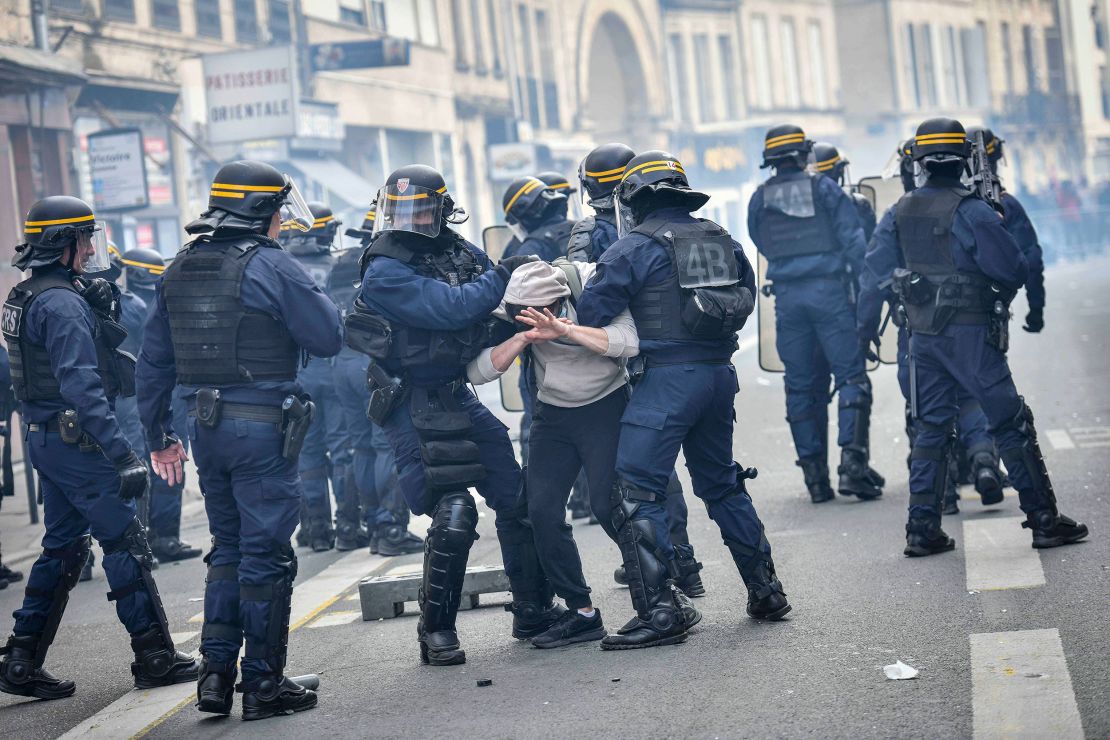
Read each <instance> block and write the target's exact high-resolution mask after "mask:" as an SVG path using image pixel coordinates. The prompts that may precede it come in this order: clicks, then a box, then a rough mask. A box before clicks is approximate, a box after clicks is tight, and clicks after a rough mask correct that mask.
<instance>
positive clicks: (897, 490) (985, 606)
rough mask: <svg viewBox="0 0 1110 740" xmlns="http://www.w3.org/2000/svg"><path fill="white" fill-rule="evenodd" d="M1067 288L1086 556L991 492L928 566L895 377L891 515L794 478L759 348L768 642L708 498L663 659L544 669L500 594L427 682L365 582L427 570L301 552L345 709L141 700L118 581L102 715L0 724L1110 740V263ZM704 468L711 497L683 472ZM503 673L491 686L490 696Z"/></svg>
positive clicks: (595, 547) (93, 667) (68, 660)
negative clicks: (267, 715) (678, 622)
mask: <svg viewBox="0 0 1110 740" xmlns="http://www.w3.org/2000/svg"><path fill="white" fill-rule="evenodd" d="M1048 291H1049V292H1048V295H1049V310H1048V312H1047V314H1046V320H1047V328H1046V330H1045V332H1044V333H1043V334H1041V335H1029V334H1026V333H1024V332H1022V331H1021V330H1020V328H1019V327H1020V320H1018V321H1015V323H1014V330H1015V331H1014V337H1013V347H1012V349H1011V353H1010V354H1011V363H1012V366H1013V368H1014V371H1015V373H1014V374H1015V379H1016V381H1017V384H1018V387H1019V388H1020V389H1021V390H1022V392H1023V393H1024V394H1025V395H1026V398H1027V400H1028V401H1029V403H1030V405H1031V406H1032V408H1033V409H1034V411H1035V412H1036V416H1037V425H1038V428H1039V430H1040V432H1041V436H1042V440H1043V442H1044V444H1043V447H1044V449H1045V452H1046V455H1047V457H1048V462H1049V467H1050V470H1051V471H1052V473H1053V476H1054V481H1055V486H1056V491H1057V495H1058V498H1059V500H1060V505H1061V509H1062V510H1063V511H1065V512H1066V513H1068V514H1070V515H1071V516H1073V517H1075V518H1077V519H1080V520H1082V521H1085V522H1086V523H1088V525H1090V526H1091V529H1092V536H1091V538H1090V540H1089V541H1088V542H1086V543H1084V544H1082V545H1076V546H1072V547H1067V548H1061V549H1056V550H1049V551H1044V552H1042V553H1037V552H1034V551H1032V550H1031V548H1029V547H1028V533H1027V532H1025V531H1023V530H1020V528H1019V527H1018V519H1017V517H1019V516H1020V513H1019V511H1018V508H1017V501H1016V498H1015V497H1013V496H1012V495H1008V496H1007V499H1006V501H1005V502H1004V503H1003V504H1002V505H1000V506H998V507H993V508H991V509H985V508H984V507H982V506H981V505H980V504H979V503H978V501H977V499H975V497H974V493H973V492H972V491H970V489H967V491H966V495H967V496H968V498H967V500H965V501H963V502H962V507H963V510H964V511H963V513H962V514H960V515H959V516H956V517H952V518H950V519H947V520H946V523H945V527H946V529H947V530H948V531H949V533H950V534H951V535H953V536H954V537H955V538H956V540H957V543H958V546H957V549H956V551H955V552H952V553H948V554H944V555H939V556H935V557H931V558H926V559H920V560H909V559H907V558H904V557H903V556H902V546H903V543H904V532H903V525H904V522H905V505H906V496H907V488H906V476H905V454H906V441H905V439H904V433H903V430H902V423H903V422H902V399H901V397H900V395H899V393H898V390H897V384H896V381H895V377H894V371H893V369H892V368H884V369H881V370H880V371H878V372H876V373H875V374H874V375H873V382H874V385H875V397H876V404H875V409H874V416H873V431H872V434H873V438H872V439H873V441H872V446H873V454H874V458H875V466H876V467H877V468H878V469H879V470H880V471H881V472H883V473H884V474H885V475H886V476H887V479H888V486H887V489H886V494H885V495H884V496H883V498H882V499H881V500H879V501H876V502H869V503H862V502H857V501H854V500H853V501H849V500H846V499H838V500H837V501H835V502H831V503H828V504H824V505H822V506H814V505H812V504H810V503H809V501H808V498H807V497H806V495H805V491H804V487H803V486H802V481H801V473H800V471H799V470H798V469H797V468H796V467H795V466H794V464H793V460H794V455H793V449H792V446H791V442H790V435H789V432H788V430H787V427H786V424H785V422H784V420H783V416H784V407H783V394H782V381H781V378H780V377H778V376H775V375H771V374H768V373H764V372H762V371H760V370H759V369H758V367H757V364H756V358H755V352H754V350H753V349H750V348H749V349H748V350H747V351H744V352H742V353H741V354H739V355H738V356H737V360H736V362H737V367H738V369H739V371H740V375H741V382H742V386H743V387H742V390H741V393H740V395H739V397H738V401H737V412H738V417H739V422H738V425H737V433H736V456H737V459H738V460H740V461H742V462H743V463H744V464H745V465H755V466H757V467H758V468H759V470H760V473H759V477H758V479H757V480H756V481H754V482H753V483H752V484H751V485H750V490H751V492H752V496H753V499H754V500H755V502H756V505H757V507H758V509H759V512H760V514H761V516H762V518H763V520H764V522H765V524H766V526H767V531H768V537H769V539H770V541H771V543H772V546H773V547H774V551H775V559H776V563H777V566H778V571H779V574H780V576H781V578H782V581H783V583H784V585H785V588H786V591H787V593H788V595H789V598H790V601H791V603H792V604H793V605H794V611H793V612H792V614H791V615H790V618H789V619H788V620H786V621H784V622H781V623H775V624H762V623H757V622H754V621H752V620H750V619H748V618H747V617H746V616H745V614H744V608H743V607H744V601H745V594H744V590H743V588H742V585H741V583H740V580H739V577H738V575H737V572H736V569H735V566H734V565H733V564H732V561H731V559H730V557H729V555H728V551H727V550H726V549H725V548H724V546H723V545H722V544H721V541H720V537H719V534H718V533H717V531H716V527H715V526H714V525H713V523H712V522H711V521H710V520H709V519H708V517H707V516H706V514H705V511H704V508H703V507H701V506H697V505H696V502H694V501H691V521H690V531H691V539H692V540H693V542H694V544H695V546H696V548H697V553H698V556H699V558H700V559H701V560H702V561H703V562H704V564H705V570H704V571H703V578H704V581H705V583H706V586H707V589H708V595H707V596H706V597H705V598H703V599H699V600H697V602H696V603H697V606H698V607H699V608H700V609H701V610H702V612H703V613H704V619H703V620H702V622H701V624H700V625H699V626H698V627H697V628H696V629H695V631H694V633H693V634H692V635H691V637H690V639H689V640H688V641H687V642H686V643H685V644H683V645H678V646H673V647H665V648H655V649H650V650H642V651H631V652H620V653H603V652H602V651H600V650H599V649H598V647H597V645H596V644H586V645H579V646H574V647H570V648H564V649H560V650H554V651H540V650H536V649H533V648H531V647H530V646H529V645H528V644H526V643H521V642H517V641H515V640H513V639H512V638H511V637H510V635H509V626H510V615H509V614H507V613H505V612H504V611H503V610H502V609H501V608H500V604H502V603H504V602H505V601H506V599H507V597H506V595H497V596H495V597H492V598H487V599H486V600H485V601H484V603H488V604H489V606H486V607H483V608H480V609H478V610H475V611H469V612H463V613H462V614H461V615H460V617H459V620H458V626H459V632H460V637H461V639H462V641H463V645H464V647H465V648H466V651H467V657H468V662H467V664H466V665H464V666H458V667H451V668H430V667H426V666H422V665H421V664H420V661H419V653H418V650H417V645H416V641H415V630H416V618H415V616H414V614H413V613H412V609H411V608H410V610H409V612H408V613H406V614H405V615H404V616H402V617H400V618H397V619H390V620H384V621H373V622H363V621H362V620H361V617H360V615H359V613H358V609H359V602H358V601H357V588H356V585H357V581H358V579H359V578H360V577H361V576H363V575H366V574H368V573H371V572H374V573H388V572H395V571H402V572H403V571H404V570H406V569H407V570H410V571H411V570H413V569H416V568H418V567H419V556H415V555H414V556H408V557H404V558H393V559H388V560H387V559H384V558H381V557H378V556H369V555H367V554H364V553H355V554H353V555H352V554H340V553H325V554H311V553H307V552H305V551H303V550H302V551H301V552H300V557H301V570H300V577H299V579H298V589H297V592H298V599H299V601H298V602H296V603H295V607H294V620H293V621H294V624H295V631H294V633H293V634H292V636H291V638H290V643H291V649H290V660H289V665H290V667H289V672H290V673H291V674H295V673H300V672H308V671H316V672H318V673H319V674H320V676H321V681H322V689H321V693H320V705H319V707H318V708H317V709H315V710H314V711H311V712H306V713H303V714H299V715H295V716H293V717H288V718H279V719H271V720H267V721H264V722H257V723H250V724H246V723H242V722H240V721H239V719H238V716H237V715H238V709H237V710H236V712H235V714H234V715H233V716H232V717H231V718H230V719H215V718H211V717H208V716H204V715H200V714H198V713H197V712H196V711H195V710H194V709H193V708H192V707H191V705H190V704H189V702H188V698H189V690H188V687H186V688H185V690H184V691H181V690H178V691H177V692H176V693H173V690H172V689H170V690H160V692H162V693H159V692H158V691H156V692H136V691H131V690H129V689H130V686H131V676H130V673H129V669H128V664H129V662H130V660H131V655H130V650H129V646H128V642H127V635H126V634H125V633H124V631H123V629H122V628H121V627H120V626H119V624H118V623H117V622H116V619H115V615H114V613H113V611H112V609H111V607H110V605H109V604H108V603H107V602H106V601H105V598H104V592H105V591H106V584H105V581H104V577H103V572H102V571H99V572H98V574H97V577H96V579H95V580H94V581H93V582H92V583H84V584H80V585H79V586H78V588H77V589H76V590H75V591H74V593H73V598H72V600H71V603H70V606H69V611H68V613H67V615H66V620H65V622H64V623H63V626H62V631H61V634H60V635H59V637H58V640H57V642H56V644H55V646H54V648H53V650H52V652H51V655H50V658H49V660H48V663H47V666H48V668H50V669H51V670H52V671H53V672H55V673H56V674H58V675H63V676H67V677H73V678H75V679H76V680H77V684H78V693H77V696H75V697H74V698H71V699H68V700H62V701H57V702H49V703H46V702H35V701H27V700H22V699H17V698H15V697H9V696H0V727H3V728H4V735H5V736H6V737H12V738H40V737H41V738H47V737H57V736H60V735H63V734H65V733H66V732H67V731H73V735H71V736H81V737H98V736H104V737H122V736H131V735H136V734H146V735H149V736H151V737H182V736H186V735H188V736H189V737H195V738H205V737H217V736H228V735H234V736H237V737H240V736H241V737H265V736H272V735H273V734H274V733H280V734H281V735H282V736H290V737H292V736H299V737H335V738H346V737H397V736H401V737H409V736H421V737H477V736H483V737H554V736H563V737H565V736H570V735H587V736H588V735H599V736H604V737H610V736H612V737H665V736H688V737H753V738H765V737H802V736H822V737H971V736H975V737H982V738H986V737H1022V736H1026V737H1036V736H1044V735H1045V734H1052V735H1055V736H1057V737H1059V738H1065V737H1076V736H1082V735H1086V736H1087V737H1092V738H1094V737H1110V680H1108V674H1110V650H1108V647H1107V645H1108V642H1107V639H1106V635H1107V634H1108V630H1110V618H1108V617H1107V611H1108V609H1107V607H1108V605H1110V537H1108V536H1107V532H1110V511H1108V507H1107V499H1108V485H1107V484H1108V480H1110V456H1108V452H1110V368H1108V361H1110V350H1108V349H1107V346H1108V343H1110V260H1107V259H1099V260H1097V261H1091V262H1087V263H1084V264H1082V265H1064V266H1061V267H1059V268H1057V269H1054V270H1052V271H1050V273H1049V280H1048ZM1018 304H1021V299H1019V300H1018V303H1017V304H1015V314H1016V315H1017V317H1018V318H1019V319H1020V317H1021V316H1023V315H1024V305H1018ZM753 323H754V322H753ZM750 345H751V342H750V341H748V342H745V343H744V345H743V346H744V347H750ZM832 462H833V465H834V466H835V460H833V461H832ZM680 474H681V475H682V477H683V479H684V483H685V484H686V488H687V491H689V477H688V475H686V471H685V469H684V468H680ZM1011 493H1012V492H1011ZM484 514H485V515H484V516H483V519H482V521H481V524H480V532H481V534H482V539H481V540H479V542H478V543H476V545H475V547H474V550H473V555H472V560H471V562H472V564H498V563H499V561H500V555H499V551H498V548H497V543H496V539H495V536H494V532H493V518H492V515H491V514H490V513H489V512H484ZM1007 520H1008V521H1007ZM413 529H414V531H419V526H418V525H417V524H415V523H414V526H413ZM574 531H575V536H576V538H577V539H578V542H579V547H580V549H581V551H582V555H583V560H584V562H585V567H586V575H587V577H588V579H589V581H590V583H591V585H592V587H593V590H594V596H595V600H596V602H595V603H597V604H598V605H599V607H600V608H601V610H602V612H603V614H604V617H605V619H606V622H607V624H608V626H609V627H610V628H611V629H615V628H616V627H618V626H619V625H620V624H622V623H623V622H624V621H625V620H626V619H627V618H628V617H629V616H630V615H631V608H630V604H629V600H628V593H627V590H626V589H623V588H620V587H618V586H616V585H615V584H614V583H613V580H612V570H613V568H614V566H615V565H616V564H617V560H618V555H617V550H616V547H615V546H614V545H612V544H611V543H610V542H609V541H608V540H607V539H606V538H605V536H604V534H603V533H602V531H601V529H600V528H599V527H591V526H587V525H582V524H579V525H576V526H575V530H574ZM185 538H186V539H187V540H189V541H192V542H194V543H202V542H205V541H206V536H205V533H204V527H203V520H202V518H199V517H194V518H193V519H192V520H190V521H189V522H187V523H186V530H185ZM157 579H158V582H159V584H160V585H161V588H162V592H163V598H164V600H165V602H166V608H167V612H168V613H169V615H170V620H171V624H172V628H173V630H174V632H176V633H179V634H181V637H182V638H184V639H182V640H181V647H183V648H184V649H187V650H194V649H195V648H196V647H197V634H198V633H199V629H200V624H199V623H198V622H195V621H191V619H192V618H194V617H195V615H197V614H198V613H199V612H200V609H201V605H200V603H199V599H200V597H201V595H202V589H203V569H202V566H201V564H200V562H199V561H192V562H190V563H184V564H177V565H171V566H166V567H163V568H161V569H160V570H159V571H158V572H157ZM20 592H21V590H20V589H18V588H15V587H12V588H9V589H7V590H6V591H3V592H0V612H10V611H11V610H12V609H14V608H16V606H17V604H18V602H19V598H20V595H21V594H20ZM897 660H901V661H903V662H905V663H906V664H909V665H911V666H913V667H915V668H917V669H918V670H919V671H920V673H919V675H918V677H917V678H916V679H915V680H908V681H892V680H888V679H887V678H886V677H885V676H884V672H883V666H884V665H887V664H892V663H894V662H895V661H897ZM485 678H488V679H492V681H493V684H492V686H489V687H478V686H477V685H476V680H477V679H485ZM1080 723H1081V725H1080Z"/></svg>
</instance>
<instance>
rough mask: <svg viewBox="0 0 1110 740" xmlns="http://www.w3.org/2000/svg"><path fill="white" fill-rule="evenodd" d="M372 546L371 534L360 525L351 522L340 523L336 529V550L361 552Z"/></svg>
mask: <svg viewBox="0 0 1110 740" xmlns="http://www.w3.org/2000/svg"><path fill="white" fill-rule="evenodd" d="M369 544H370V533H369V532H367V531H366V528H365V527H363V526H361V525H358V524H351V523H350V522H340V523H339V524H338V525H336V527H335V549H336V550H339V551H340V552H349V551H350V550H360V549H362V548H364V547H366V546H368V545H369Z"/></svg>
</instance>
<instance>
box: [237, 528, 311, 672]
mask: <svg viewBox="0 0 1110 740" xmlns="http://www.w3.org/2000/svg"><path fill="white" fill-rule="evenodd" d="M272 552H273V555H274V556H275V557H276V560H277V564H278V566H279V567H280V569H281V571H282V572H281V575H279V576H278V577H277V578H275V579H274V580H272V581H270V582H269V583H264V584H260V585H240V586H239V597H240V599H242V600H243V601H265V602H269V610H268V615H267V620H266V636H265V638H264V641H263V642H258V641H257V639H252V638H251V637H247V640H246V645H245V649H244V650H243V655H244V656H245V657H247V658H254V659H258V660H264V661H266V663H267V664H268V665H269V667H270V670H271V671H273V672H274V673H277V674H281V673H282V671H284V669H285V660H286V653H287V650H288V645H289V617H290V614H291V613H292V605H293V581H294V580H296V578H297V556H296V554H295V553H294V552H293V548H292V547H289V546H288V545H278V546H275V547H274V549H273V551H272Z"/></svg>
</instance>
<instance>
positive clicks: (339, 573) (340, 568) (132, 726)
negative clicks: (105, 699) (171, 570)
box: [61, 550, 390, 740]
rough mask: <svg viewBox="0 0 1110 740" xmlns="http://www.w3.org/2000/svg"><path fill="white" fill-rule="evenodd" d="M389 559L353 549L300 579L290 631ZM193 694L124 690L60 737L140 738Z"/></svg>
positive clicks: (179, 688) (189, 690)
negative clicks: (112, 700)
mask: <svg viewBox="0 0 1110 740" xmlns="http://www.w3.org/2000/svg"><path fill="white" fill-rule="evenodd" d="M389 562H390V561H389V560H388V559H382V560H378V559H368V558H367V556H366V552H365V551H364V550H355V551H354V552H351V553H348V554H347V555H345V556H343V557H342V558H340V559H339V560H336V561H335V562H334V563H332V564H331V565H329V566H328V567H327V568H325V569H324V570H322V571H321V572H319V573H317V574H316V575H315V576H313V577H312V578H309V579H308V580H307V581H305V582H304V583H299V584H297V586H296V588H294V589H293V609H292V614H291V616H290V618H289V623H290V627H289V629H290V631H293V630H295V629H298V628H299V627H301V626H302V625H304V624H305V623H307V622H309V621H310V620H312V619H313V618H314V617H316V616H318V615H319V614H320V613H321V612H323V611H324V610H325V609H327V608H328V607H330V606H331V605H332V604H334V603H335V602H336V601H338V600H339V598H340V597H341V596H342V595H343V593H344V592H345V591H346V590H347V589H348V588H350V587H351V586H353V585H354V584H356V583H358V581H359V580H360V579H362V578H365V577H366V576H368V575H371V574H373V573H375V572H376V571H378V570H380V569H381V568H383V567H384V566H386V565H387V564H388V563H389ZM195 655H196V653H194V656H195ZM195 692H196V684H195V683H184V684H177V685H176V686H166V687H164V688H160V689H151V690H147V691H138V690H136V691H128V692H127V693H126V694H124V695H123V696H121V697H120V698H119V699H117V700H116V701H114V702H112V703H111V704H109V705H108V706H106V707H104V708H103V709H101V710H100V711H99V712H97V713H96V714H94V715H92V716H91V717H89V718H88V719H86V720H85V721H84V722H82V723H80V724H79V725H77V726H76V727H74V728H72V729H71V730H70V731H69V732H67V733H65V734H64V735H62V736H61V737H62V738H64V739H65V740H71V739H72V738H112V739H113V740H114V739H116V738H121V737H141V736H143V735H145V734H146V733H147V732H149V731H151V730H153V729H154V728H155V727H157V726H158V725H160V724H162V723H163V722H165V721H166V720H167V719H169V718H170V717H172V716H173V715H174V714H176V713H177V712H178V711H180V710H181V709H183V708H184V707H186V706H188V705H189V704H191V703H192V702H193V699H194V696H195Z"/></svg>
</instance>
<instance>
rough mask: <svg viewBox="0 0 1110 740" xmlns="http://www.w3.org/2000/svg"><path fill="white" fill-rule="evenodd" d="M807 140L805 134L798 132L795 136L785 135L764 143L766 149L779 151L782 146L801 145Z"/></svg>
mask: <svg viewBox="0 0 1110 740" xmlns="http://www.w3.org/2000/svg"><path fill="white" fill-rule="evenodd" d="M805 140H806V135H805V132H798V133H793V134H783V135H782V136H775V137H772V138H770V139H767V140H766V141H765V142H763V146H764V148H766V149H777V148H778V147H780V146H786V145H787V144H801V143H802V142H804V141H805Z"/></svg>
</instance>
